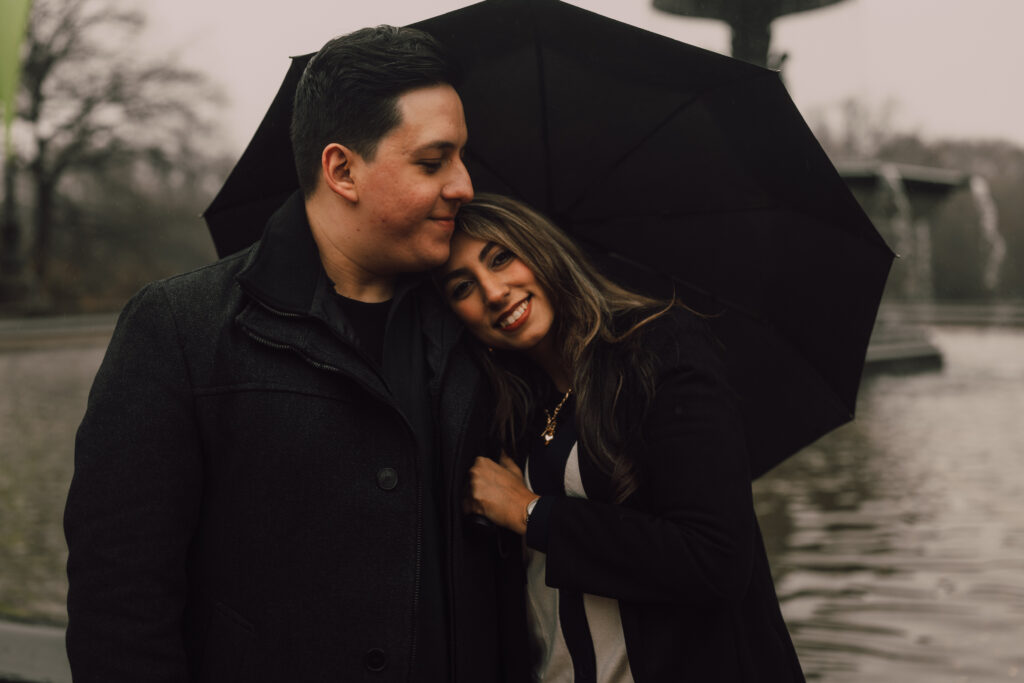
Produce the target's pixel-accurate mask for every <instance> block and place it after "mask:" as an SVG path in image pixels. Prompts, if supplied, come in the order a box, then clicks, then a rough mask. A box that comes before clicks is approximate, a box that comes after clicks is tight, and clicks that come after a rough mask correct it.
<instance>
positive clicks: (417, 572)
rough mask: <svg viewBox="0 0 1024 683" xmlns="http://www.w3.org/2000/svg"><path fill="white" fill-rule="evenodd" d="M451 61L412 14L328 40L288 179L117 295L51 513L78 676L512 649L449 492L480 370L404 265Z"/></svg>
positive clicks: (311, 77) (472, 439) (386, 676)
mask: <svg viewBox="0 0 1024 683" xmlns="http://www.w3.org/2000/svg"><path fill="white" fill-rule="evenodd" d="M452 82H453V79H452V77H451V74H450V72H449V68H448V65H447V64H446V63H445V61H444V59H443V57H442V55H441V53H440V48H439V45H438V44H437V43H436V42H435V41H434V40H433V39H432V38H430V37H429V36H427V35H426V34H423V33H421V32H418V31H414V30H411V29H395V28H391V27H378V28H376V29H363V30H361V31H357V32H355V33H352V34H349V35H347V36H343V37H341V38H338V39H335V40H333V41H331V42H329V43H328V44H327V45H325V46H324V48H323V49H321V51H320V52H319V53H318V54H317V55H316V56H315V57H314V58H313V59H312V60H311V61H310V63H309V65H308V66H307V68H306V71H305V73H304V75H303V76H302V79H301V81H300V83H299V86H298V89H297V92H296V97H295V111H294V118H293V123H292V143H293V148H294V151H295V161H296V167H297V170H298V176H299V179H300V185H301V188H302V191H301V193H296V194H295V195H294V196H292V197H291V198H290V199H288V200H287V201H286V202H285V204H284V205H283V206H282V207H281V208H280V209H279V210H278V211H277V213H276V214H275V215H274V216H273V217H272V218H271V219H270V220H269V221H268V223H267V226H266V230H265V233H264V236H263V239H262V240H261V241H260V242H259V243H258V244H256V245H254V246H253V247H252V248H250V249H248V250H246V251H244V252H242V253H240V254H237V255H235V256H232V257H229V258H227V259H224V260H222V261H220V262H218V263H216V264H214V265H211V266H208V267H206V268H203V269H200V270H198V271H195V272H192V273H188V274H185V275H182V276H178V277H175V278H170V279H168V280H165V281H161V282H157V283H153V284H151V285H149V286H147V287H146V288H144V289H143V290H142V291H141V292H140V293H139V294H138V295H136V297H134V298H133V300H132V301H131V302H129V304H128V305H127V306H126V308H125V310H124V311H123V312H122V314H121V318H120V320H119V322H118V326H117V329H116V330H115V333H114V337H113V339H112V340H111V343H110V347H109V349H108V351H107V355H106V358H105V359H104V361H103V364H102V366H101V368H100V371H99V374H98V375H97V378H96V381H95V384H94V386H93V389H92V392H91V394H90V397H89V405H88V409H87V411H86V415H85V418H84V420H83V422H82V425H81V427H80V429H79V432H78V438H77V441H76V453H75V476H74V480H73V481H72V485H71V490H70V493H69V495H68V503H67V509H66V511H65V530H66V535H67V539H68V547H69V550H70V555H69V560H68V576H69V581H70V590H69V595H68V614H69V625H68V636H67V640H68V653H69V657H70V660H71V667H72V672H73V674H74V677H75V680H76V681H103V682H104V683H116V682H118V681H132V682H141V681H147V682H148V681H216V682H218V683H223V682H226V681H245V682H259V681H274V682H275V683H280V682H281V681H301V682H310V681H352V680H381V681H409V680H413V681H447V680H457V681H474V682H477V681H492V680H499V679H500V678H501V676H502V675H503V674H508V673H509V672H511V671H512V667H513V666H514V662H507V661H506V662H502V661H500V659H499V657H500V655H499V641H501V642H505V643H510V642H512V641H511V639H508V638H503V637H502V636H501V635H500V634H499V633H498V629H499V628H505V627H506V626H508V625H509V624H515V623H516V622H515V621H514V615H513V616H510V615H505V616H502V615H500V614H498V613H497V604H498V599H497V594H498V591H497V580H496V578H495V577H496V571H497V569H498V566H499V564H500V560H499V556H498V555H499V554H498V552H497V543H495V541H494V536H490V537H487V536H483V537H480V536H479V535H478V536H473V535H469V534H466V533H464V527H463V521H462V515H461V514H460V491H461V490H462V487H463V483H464V477H465V474H466V470H467V469H468V467H469V464H470V463H471V462H472V460H473V458H474V457H475V456H476V455H478V454H479V453H480V452H481V451H482V448H483V446H482V441H483V439H484V436H485V433H486V415H484V414H483V410H484V409H483V406H486V404H487V400H486V398H485V397H484V396H483V394H482V392H484V391H486V384H485V382H483V380H482V378H481V377H480V376H479V375H478V373H477V371H476V369H475V368H474V366H473V365H472V363H471V362H470V361H469V357H468V355H466V354H464V353H463V352H462V351H461V349H460V347H459V346H458V343H457V338H458V326H457V325H456V324H455V323H454V321H453V319H452V318H451V317H450V315H449V314H448V312H447V310H446V308H447V307H446V306H444V305H443V304H442V303H441V302H440V301H437V300H435V297H434V295H433V292H432V291H431V290H430V288H429V287H427V286H421V285H420V284H418V283H417V282H416V279H415V278H414V277H410V276H409V274H412V273H420V272H422V271H425V270H427V269H429V268H432V267H434V266H437V265H439V264H441V263H443V262H444V261H445V260H446V259H447V257H448V249H449V247H448V241H449V238H450V236H451V233H452V229H453V220H452V219H453V217H454V216H455V213H456V212H457V211H458V209H459V206H460V205H461V204H463V203H464V202H467V201H469V200H470V199H471V198H472V194H473V190H472V185H471V183H470V179H469V175H468V173H467V172H466V168H465V166H464V165H463V163H462V157H461V155H462V152H463V149H464V148H465V144H466V137H467V132H466V126H465V122H464V119H463V112H462V104H461V101H460V100H459V97H458V95H457V94H456V92H455V90H454V89H453V88H452V86H451V83H452ZM513 611H514V610H513Z"/></svg>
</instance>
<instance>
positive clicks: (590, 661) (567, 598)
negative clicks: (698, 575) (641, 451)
mask: <svg viewBox="0 0 1024 683" xmlns="http://www.w3.org/2000/svg"><path fill="white" fill-rule="evenodd" d="M567 431H568V430H567ZM559 441H560V440H558V439H556V440H555V441H554V442H552V444H551V445H550V446H545V447H543V448H539V449H534V452H533V454H532V455H531V456H530V457H529V458H528V459H527V462H526V472H525V478H526V485H527V486H528V487H529V488H530V490H531V491H534V490H535V489H534V486H533V483H532V482H531V476H530V475H531V472H536V471H537V469H538V468H550V467H558V468H561V467H563V463H564V474H563V476H562V478H561V479H562V482H563V491H562V494H563V495H566V496H571V497H574V498H586V497H587V492H586V490H585V489H584V487H583V480H582V478H581V477H580V463H579V452H578V449H577V441H576V439H572V440H571V442H569V443H566V442H565V441H564V440H562V443H561V444H560V443H559ZM570 444H571V448H570V449H569V453H568V455H566V454H565V448H566V447H567V446H569V445H570ZM559 446H560V448H559ZM549 448H550V449H552V450H551V451H548V450H547V449H549ZM535 461H536V462H535ZM548 480H549V481H550V480H551V479H550V478H548ZM540 493H541V495H550V494H549V492H544V491H542V492H540ZM524 547H526V546H525V544H524ZM546 559H547V556H546V554H545V553H542V552H540V551H537V550H533V549H532V548H529V547H526V575H527V590H526V593H527V606H526V610H527V613H526V616H527V622H528V624H529V627H530V632H531V637H532V641H533V645H534V647H535V648H536V653H535V656H536V659H535V662H536V665H535V667H534V672H533V680H534V681H538V682H539V681H544V682H545V683H563V682H564V683H568V682H570V681H571V682H573V683H633V674H632V672H631V671H630V669H629V659H628V657H627V656H626V641H625V638H624V636H623V633H622V618H621V616H620V614H619V601H618V600H615V599H613V598H606V597H602V596H599V595H590V594H588V593H579V592H573V591H560V590H559V589H557V588H551V587H550V586H548V585H547V584H546V583H545V580H544V576H545V571H546Z"/></svg>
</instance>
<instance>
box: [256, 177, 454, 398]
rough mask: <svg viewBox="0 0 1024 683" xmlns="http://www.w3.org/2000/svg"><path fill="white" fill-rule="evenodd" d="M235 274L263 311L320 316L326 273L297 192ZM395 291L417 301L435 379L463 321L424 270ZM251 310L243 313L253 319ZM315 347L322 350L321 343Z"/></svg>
mask: <svg viewBox="0 0 1024 683" xmlns="http://www.w3.org/2000/svg"><path fill="white" fill-rule="evenodd" d="M237 279H238V282H239V284H240V285H241V287H242V289H243V290H244V291H245V292H246V294H248V295H249V296H250V297H252V298H253V299H255V300H256V301H257V302H258V303H259V304H261V305H262V306H263V307H264V308H267V309H270V310H269V311H267V313H271V314H273V313H277V314H283V315H284V316H285V317H291V316H301V317H307V318H308V317H312V318H318V319H321V320H323V319H324V315H323V311H322V308H323V302H322V297H321V295H320V293H321V290H322V289H323V288H324V285H323V282H322V281H323V280H324V279H326V275H325V274H324V272H323V265H322V264H321V262H320V253H319V251H318V250H317V246H316V241H315V240H314V239H313V232H312V230H311V229H310V226H309V219H308V218H307V216H306V205H305V202H304V201H303V197H302V193H301V192H295V193H293V194H292V195H291V196H290V197H289V198H288V199H287V200H286V201H285V203H284V204H282V205H281V208H279V209H278V210H277V211H276V212H274V214H273V215H272V216H271V217H270V219H269V220H268V221H267V225H266V228H265V230H264V232H263V238H262V239H261V240H260V241H259V242H258V243H257V244H256V245H255V246H254V247H253V249H252V251H251V252H250V254H249V257H248V259H247V261H246V264H245V266H244V267H243V268H242V270H241V272H240V273H239V274H238V277H237ZM328 286H329V285H328ZM395 296H396V298H401V297H404V296H413V297H415V299H416V300H417V303H418V305H419V306H420V319H421V321H422V329H423V333H424V336H425V338H426V347H425V350H426V354H427V362H428V365H429V367H430V368H431V371H432V374H433V376H434V377H435V378H436V380H437V381H439V380H440V378H441V375H442V374H443V370H444V367H445V365H446V361H447V358H448V355H449V353H450V352H451V350H452V348H453V347H454V346H455V344H456V343H457V342H458V339H459V337H460V336H461V333H462V324H461V323H460V322H459V321H458V319H457V318H456V317H455V315H454V314H453V313H452V312H451V310H450V309H449V308H448V306H446V305H445V304H444V302H443V301H442V300H441V298H440V296H439V294H438V293H437V291H436V289H435V287H434V286H433V284H432V283H431V282H430V281H429V276H428V275H425V274H424V275H412V276H410V277H408V278H403V279H402V281H401V282H400V283H399V286H398V287H397V289H396V291H395ZM252 314H253V312H250V314H249V315H246V316H243V317H245V318H249V319H250V320H252V319H253V317H255V316H253V315H252ZM258 317H261V318H262V317H263V316H258ZM275 327H276V326H275ZM317 336H319V335H314V337H317ZM345 336H347V335H345ZM309 340H310V338H309V336H303V337H302V341H303V342H308V341H309ZM281 341H284V340H281ZM302 345H304V344H302ZM319 346H320V347H321V350H322V347H323V346H325V344H320V345H319ZM434 388H435V389H436V388H437V387H434Z"/></svg>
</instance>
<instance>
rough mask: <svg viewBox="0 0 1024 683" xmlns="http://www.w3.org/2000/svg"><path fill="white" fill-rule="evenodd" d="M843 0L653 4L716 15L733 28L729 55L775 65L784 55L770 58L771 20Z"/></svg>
mask: <svg viewBox="0 0 1024 683" xmlns="http://www.w3.org/2000/svg"><path fill="white" fill-rule="evenodd" d="M842 1H843V0H715V1H712V2H708V0H654V3H653V4H654V8H655V9H659V10H662V11H663V12H668V13H669V14H680V15H683V16H688V17H695V18H700V19H718V20H720V21H724V22H725V23H727V24H729V27H730V28H731V29H732V56H733V57H736V58H737V59H742V60H743V61H746V62H751V63H752V64H757V65H758V66H766V67H769V68H773V69H778V68H779V67H780V66H781V64H782V61H783V60H784V59H785V56H784V55H782V56H775V57H774V58H773V59H769V56H770V52H769V47H770V45H771V36H772V28H771V26H772V21H774V20H775V19H778V18H779V17H781V16H785V15H787V14H795V13H797V12H806V11H807V10H812V9H817V8H819V7H827V6H829V5H834V4H836V3H838V2H842Z"/></svg>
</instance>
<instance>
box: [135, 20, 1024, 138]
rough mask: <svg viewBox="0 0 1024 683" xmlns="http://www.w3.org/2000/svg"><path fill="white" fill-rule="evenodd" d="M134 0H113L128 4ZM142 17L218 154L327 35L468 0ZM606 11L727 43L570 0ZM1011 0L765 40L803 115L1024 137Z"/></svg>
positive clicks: (811, 25)
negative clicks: (861, 107)
mask: <svg viewBox="0 0 1024 683" xmlns="http://www.w3.org/2000/svg"><path fill="white" fill-rule="evenodd" d="M132 1H133V0H126V2H132ZM134 1H135V2H139V3H141V4H142V6H143V7H144V9H145V10H146V11H147V13H148V14H149V17H150V29H149V33H148V34H147V47H146V48H145V49H147V50H153V51H154V52H161V53H163V52H174V53H177V54H179V55H180V56H181V59H182V61H184V62H185V63H186V64H188V65H190V66H193V67H198V68H201V69H202V70H205V71H207V72H208V73H209V74H210V76H211V77H213V78H214V79H215V80H216V81H218V82H219V83H221V84H222V85H223V86H224V88H225V90H226V94H227V96H228V98H229V106H228V108H227V109H226V111H225V116H226V120H227V123H228V125H227V140H226V144H227V145H228V148H229V149H228V151H229V152H234V153H240V152H241V150H242V149H243V148H244V145H245V143H246V142H247V141H248V139H249V137H250V136H251V134H252V133H253V132H254V131H255V128H256V126H257V124H258V123H259V121H260V119H261V117H262V115H263V112H264V111H265V110H266V107H267V105H268V104H269V103H270V100H271V98H272V97H273V94H274V93H275V92H276V90H277V86H278V84H279V83H280V81H281V77H282V76H283V75H284V73H285V71H286V70H287V67H288V59H287V58H288V57H289V56H290V55H296V54H305V53H308V52H313V51H315V50H317V49H318V48H319V47H320V46H321V45H322V44H323V43H324V42H325V41H327V40H328V39H330V38H331V37H333V36H335V35H340V34H342V33H346V32H348V31H351V30H353V29H356V28H359V27H361V26H367V25H371V24H381V23H390V24H407V23H411V22H414V21H418V20H420V19H425V18H428V17H430V16H433V15H435V14H440V13H442V12H446V11H450V10H453V9H457V8H459V7H464V6H466V5H470V4H473V3H472V2H468V1H467V0H359V1H358V2H355V1H351V0H288V1H287V2H284V1H281V0H276V1H275V2H268V3H256V2H252V0H134ZM570 1H571V2H572V4H575V5H578V6H580V7H584V8H586V9H589V10H591V11H595V12H598V13H600V14H604V15H605V16H609V17H612V18H614V19H618V20H620V21H625V22H627V23H630V24H633V25H635V26H640V27H642V28H645V29H648V30H651V31H655V32H658V33H662V34H664V35H667V36H670V37H672V38H675V39H677V40H682V41H684V42H688V43H691V44H693V45H698V46H700V47H704V48H707V49H710V50H715V51H717V52H722V53H725V54H728V51H729V31H728V28H727V27H726V26H725V25H724V24H721V23H719V22H715V21H709V20H698V19H688V18H682V17H676V16H671V15H666V14H664V13H662V12H658V11H656V10H654V9H653V8H651V6H650V0H570ZM1022 31H1024V0H846V1H845V2H842V3H840V4H838V5H835V6H832V7H828V8H825V9H819V10H814V11H810V12H806V13H803V14H799V15H794V16H791V17H786V18H782V19H779V20H777V21H776V22H775V24H774V25H773V43H772V49H773V51H777V52H786V53H788V55H789V58H788V60H787V62H786V65H785V71H784V73H785V77H786V83H787V86H788V87H789V90H790V92H791V94H792V95H793V99H794V100H795V101H796V104H797V106H798V107H799V108H800V110H801V111H802V112H803V113H804V116H805V117H806V118H808V119H809V120H813V119H814V118H815V117H816V116H819V115H820V114H821V113H822V112H826V113H827V112H830V111H835V110H837V107H838V105H839V103H841V102H842V101H843V100H845V99H847V98H850V97H855V98H858V99H860V100H862V101H863V102H864V103H865V104H867V105H868V106H869V107H871V108H872V109H874V110H876V111H880V110H881V109H882V107H883V106H885V104H886V103H887V102H891V103H892V104H893V105H894V106H895V110H894V114H893V118H892V122H893V124H894V125H895V126H896V127H897V128H898V129H900V130H905V131H913V132H918V133H920V134H922V135H923V136H925V137H927V138H937V137H956V138H972V139H977V138H1004V139H1009V140H1012V141H1014V142H1016V143H1018V144H1021V145H1024V87H1021V82H1022V80H1024V78H1022V76H1021V70H1022V67H1024V41H1021V39H1020V35H1021V33H1022Z"/></svg>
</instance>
